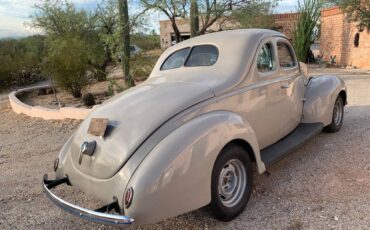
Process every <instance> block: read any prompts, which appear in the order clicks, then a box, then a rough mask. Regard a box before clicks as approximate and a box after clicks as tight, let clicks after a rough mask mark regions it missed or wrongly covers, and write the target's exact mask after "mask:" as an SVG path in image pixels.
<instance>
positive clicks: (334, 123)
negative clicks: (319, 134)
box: [324, 95, 344, 133]
mask: <svg viewBox="0 0 370 230" xmlns="http://www.w3.org/2000/svg"><path fill="white" fill-rule="evenodd" d="M343 115H344V101H343V98H342V97H341V96H340V95H339V96H338V97H337V100H336V101H335V104H334V110H333V117H332V120H331V124H330V125H328V126H326V127H325V128H324V131H325V132H329V133H335V132H338V131H339V130H340V128H342V125H343Z"/></svg>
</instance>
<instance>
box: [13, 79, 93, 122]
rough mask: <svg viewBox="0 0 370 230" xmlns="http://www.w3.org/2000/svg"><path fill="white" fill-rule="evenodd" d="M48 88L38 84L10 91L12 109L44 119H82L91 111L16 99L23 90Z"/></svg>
mask: <svg viewBox="0 0 370 230" xmlns="http://www.w3.org/2000/svg"><path fill="white" fill-rule="evenodd" d="M43 88H50V86H38V87H30V88H25V89H20V90H17V91H14V92H11V93H10V94H9V95H8V97H9V101H10V105H11V106H12V109H13V110H14V112H16V113H23V114H25V115H28V116H30V117H39V118H43V119H45V120H63V119H77V120H82V119H85V117H86V116H87V115H88V114H89V113H90V112H91V110H92V109H85V108H73V107H63V108H60V109H49V108H45V107H42V106H31V105H27V104H25V103H23V102H22V101H21V100H19V99H18V97H17V95H20V94H23V93H25V92H31V91H34V90H38V89H43Z"/></svg>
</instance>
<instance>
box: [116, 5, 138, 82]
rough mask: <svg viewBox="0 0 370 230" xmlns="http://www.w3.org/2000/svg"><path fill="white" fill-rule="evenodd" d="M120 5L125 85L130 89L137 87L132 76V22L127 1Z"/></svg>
mask: <svg viewBox="0 0 370 230" xmlns="http://www.w3.org/2000/svg"><path fill="white" fill-rule="evenodd" d="M118 3H119V18H120V23H121V29H122V34H121V38H122V40H123V46H122V53H123V55H122V61H121V63H122V70H123V73H124V77H125V83H126V86H127V87H128V88H130V87H132V86H135V82H134V80H133V79H132V77H131V75H130V21H129V16H128V3H127V0H118Z"/></svg>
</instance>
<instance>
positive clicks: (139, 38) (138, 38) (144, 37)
mask: <svg viewBox="0 0 370 230" xmlns="http://www.w3.org/2000/svg"><path fill="white" fill-rule="evenodd" d="M131 44H132V45H136V46H138V47H139V48H140V49H142V50H143V51H148V50H154V49H160V48H161V44H160V37H159V35H156V34H151V35H148V34H133V35H132V36H131Z"/></svg>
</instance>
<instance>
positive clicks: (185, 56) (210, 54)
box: [161, 45, 218, 70]
mask: <svg viewBox="0 0 370 230" xmlns="http://www.w3.org/2000/svg"><path fill="white" fill-rule="evenodd" d="M217 58H218V49H217V48H216V47H215V46H212V45H201V46H194V47H193V48H185V49H182V50H178V51H176V52H174V53H173V54H171V55H170V56H169V57H168V58H167V59H166V60H165V61H164V63H163V64H162V67H161V70H169V69H176V68H180V67H182V66H185V67H196V66H211V65H213V64H215V63H216V61H217Z"/></svg>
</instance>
